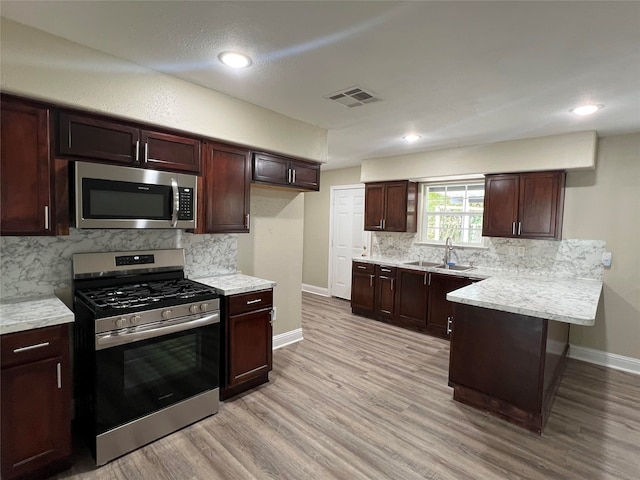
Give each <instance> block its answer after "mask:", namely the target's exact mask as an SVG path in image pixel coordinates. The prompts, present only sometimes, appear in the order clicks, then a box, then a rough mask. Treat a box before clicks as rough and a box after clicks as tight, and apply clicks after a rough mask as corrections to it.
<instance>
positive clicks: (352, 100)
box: [324, 87, 382, 108]
mask: <svg viewBox="0 0 640 480" xmlns="http://www.w3.org/2000/svg"><path fill="white" fill-rule="evenodd" d="M324 98H326V99H328V100H333V101H334V102H338V103H339V104H340V105H344V106H345V107H349V108H353V107H359V106H360V105H366V104H368V103H375V102H380V101H381V100H382V99H381V98H378V97H376V96H375V95H374V94H373V93H371V92H367V91H366V90H363V89H361V88H360V87H351V88H347V89H346V90H341V91H339V92H336V93H332V94H331V95H327V96H326V97H324Z"/></svg>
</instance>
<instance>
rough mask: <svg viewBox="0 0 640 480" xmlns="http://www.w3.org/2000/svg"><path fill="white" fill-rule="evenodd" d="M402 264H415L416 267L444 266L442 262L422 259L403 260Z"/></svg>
mask: <svg viewBox="0 0 640 480" xmlns="http://www.w3.org/2000/svg"><path fill="white" fill-rule="evenodd" d="M404 265H415V266H417V267H436V268H444V264H442V263H440V262H425V261H424V260H416V261H415V262H404Z"/></svg>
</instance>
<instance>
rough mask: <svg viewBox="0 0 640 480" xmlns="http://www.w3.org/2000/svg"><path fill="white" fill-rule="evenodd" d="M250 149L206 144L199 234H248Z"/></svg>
mask: <svg viewBox="0 0 640 480" xmlns="http://www.w3.org/2000/svg"><path fill="white" fill-rule="evenodd" d="M250 191H251V156H250V153H249V150H247V149H243V148H237V147H231V146H229V145H222V144H219V143H213V142H210V143H206V144H205V146H204V155H203V159H202V180H201V185H199V195H198V203H199V205H198V211H199V216H200V218H199V220H198V230H196V233H249V194H250Z"/></svg>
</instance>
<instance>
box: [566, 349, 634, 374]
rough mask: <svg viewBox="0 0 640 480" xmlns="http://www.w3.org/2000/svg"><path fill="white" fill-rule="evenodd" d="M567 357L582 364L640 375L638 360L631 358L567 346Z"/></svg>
mask: <svg viewBox="0 0 640 480" xmlns="http://www.w3.org/2000/svg"><path fill="white" fill-rule="evenodd" d="M569 357H570V358H575V359H576V360H582V361H583V362H589V363H595V364H596V365H602V366H603V367H609V368H615V369H616V370H622V371H623V372H629V373H635V374H636V375H640V360H639V359H637V358H632V357H624V356H622V355H617V354H615V353H608V352H603V351H601V350H594V349H593V348H587V347H579V346H577V345H569Z"/></svg>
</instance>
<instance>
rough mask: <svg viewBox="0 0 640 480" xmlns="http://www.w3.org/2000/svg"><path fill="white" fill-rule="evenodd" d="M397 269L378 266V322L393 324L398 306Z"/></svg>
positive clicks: (376, 312)
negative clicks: (396, 306) (396, 305)
mask: <svg viewBox="0 0 640 480" xmlns="http://www.w3.org/2000/svg"><path fill="white" fill-rule="evenodd" d="M395 283H396V268H395V267H387V266H383V265H376V278H375V286H376V294H375V301H374V316H375V317H376V318H377V319H378V320H383V321H385V322H393V318H394V317H395V311H396V308H395V304H396V289H395V286H396V285H395Z"/></svg>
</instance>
